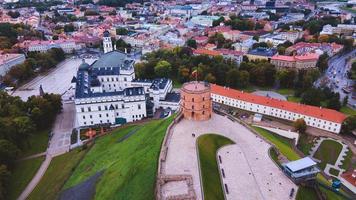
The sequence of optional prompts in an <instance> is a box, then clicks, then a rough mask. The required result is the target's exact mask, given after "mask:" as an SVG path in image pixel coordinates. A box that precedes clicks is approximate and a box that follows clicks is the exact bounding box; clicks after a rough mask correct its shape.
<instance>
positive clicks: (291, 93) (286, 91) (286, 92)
mask: <svg viewBox="0 0 356 200" xmlns="http://www.w3.org/2000/svg"><path fill="white" fill-rule="evenodd" d="M276 92H278V93H279V94H281V95H288V96H294V89H290V88H281V89H278V90H276Z"/></svg>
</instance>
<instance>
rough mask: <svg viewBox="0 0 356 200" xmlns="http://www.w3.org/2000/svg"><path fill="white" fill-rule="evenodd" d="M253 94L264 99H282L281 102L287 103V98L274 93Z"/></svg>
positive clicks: (257, 92) (258, 92) (260, 92)
mask: <svg viewBox="0 0 356 200" xmlns="http://www.w3.org/2000/svg"><path fill="white" fill-rule="evenodd" d="M252 94H256V95H259V96H263V97H271V98H273V99H280V100H283V101H287V98H286V97H285V96H283V95H281V94H279V93H277V92H273V91H261V90H259V91H256V92H253V93H252Z"/></svg>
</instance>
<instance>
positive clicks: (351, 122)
mask: <svg viewBox="0 0 356 200" xmlns="http://www.w3.org/2000/svg"><path fill="white" fill-rule="evenodd" d="M355 130H356V115H351V116H349V117H347V118H346V119H345V120H344V122H342V126H341V133H342V134H352V132H353V131H355Z"/></svg>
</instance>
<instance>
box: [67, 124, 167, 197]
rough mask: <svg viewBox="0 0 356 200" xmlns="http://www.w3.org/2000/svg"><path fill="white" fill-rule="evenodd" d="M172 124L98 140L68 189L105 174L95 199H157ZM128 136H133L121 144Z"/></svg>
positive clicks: (144, 127)
mask: <svg viewBox="0 0 356 200" xmlns="http://www.w3.org/2000/svg"><path fill="white" fill-rule="evenodd" d="M172 120H173V117H170V118H168V119H166V120H158V121H152V122H150V123H147V124H145V125H141V126H140V127H138V126H129V127H126V128H122V129H119V130H117V131H115V132H114V133H112V134H110V135H108V136H105V137H102V138H100V139H98V140H97V141H96V142H95V145H94V146H93V147H92V148H91V149H90V151H89V152H88V153H87V154H86V155H85V157H84V159H83V160H82V161H81V162H80V163H79V165H78V166H77V167H76V169H75V171H74V172H73V174H72V176H71V177H70V178H69V180H68V181H67V182H66V184H65V186H64V189H66V188H70V187H72V186H75V185H77V184H79V183H81V182H83V181H85V180H86V179H87V178H89V177H90V176H92V175H94V174H96V173H97V172H99V171H101V170H104V174H103V176H102V177H101V178H100V180H99V182H98V183H97V185H96V194H95V199H154V187H155V181H156V172H157V164H158V163H157V162H158V156H159V151H160V148H161V143H162V141H163V137H164V135H165V132H166V129H167V127H168V126H169V124H170V123H171V122H172ZM133 132H134V133H133ZM127 134H130V135H131V134H132V135H131V136H130V137H128V138H127V139H125V140H123V141H121V140H120V139H121V138H122V137H125V135H127ZM119 141H120V142H119Z"/></svg>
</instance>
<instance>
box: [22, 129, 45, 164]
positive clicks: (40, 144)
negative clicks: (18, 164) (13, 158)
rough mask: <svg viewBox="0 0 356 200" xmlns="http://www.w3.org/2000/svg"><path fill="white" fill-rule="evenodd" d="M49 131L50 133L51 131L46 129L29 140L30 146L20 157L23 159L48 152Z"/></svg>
mask: <svg viewBox="0 0 356 200" xmlns="http://www.w3.org/2000/svg"><path fill="white" fill-rule="evenodd" d="M49 131H50V130H49V129H46V130H42V131H39V132H38V133H36V134H33V135H32V136H31V137H30V138H29V144H30V146H29V147H26V148H25V149H23V150H22V152H21V155H20V157H22V158H23V157H26V156H30V155H33V154H37V153H42V152H44V151H46V149H47V146H48V140H49V137H48V133H49Z"/></svg>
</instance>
